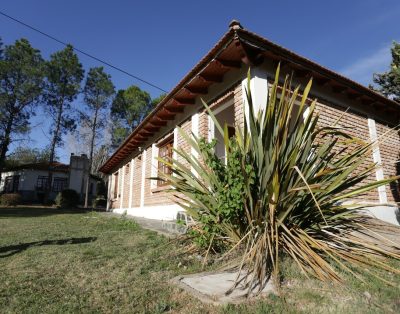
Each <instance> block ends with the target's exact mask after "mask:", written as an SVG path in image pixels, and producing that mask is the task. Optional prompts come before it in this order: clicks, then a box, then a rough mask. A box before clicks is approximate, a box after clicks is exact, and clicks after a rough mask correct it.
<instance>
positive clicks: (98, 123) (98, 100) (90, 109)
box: [81, 67, 114, 207]
mask: <svg viewBox="0 0 400 314" xmlns="http://www.w3.org/2000/svg"><path fill="white" fill-rule="evenodd" d="M83 94H84V100H85V104H86V109H87V110H86V111H85V112H81V120H82V121H83V122H84V123H85V124H87V125H88V126H89V129H90V143H89V173H88V177H87V179H86V193H85V207H87V206H88V198H89V184H90V180H89V174H90V173H92V166H93V152H94V149H95V140H96V138H97V137H98V136H99V135H100V134H101V131H102V130H104V127H105V126H106V123H107V115H106V112H108V110H107V109H108V107H109V105H110V102H111V97H112V96H113V94H114V85H113V83H112V81H111V76H110V75H109V74H107V73H105V72H104V69H103V67H97V68H91V69H90V70H89V73H88V75H87V78H86V83H85V87H84V89H83ZM96 170H97V169H96Z"/></svg>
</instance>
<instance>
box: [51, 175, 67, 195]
mask: <svg viewBox="0 0 400 314" xmlns="http://www.w3.org/2000/svg"><path fill="white" fill-rule="evenodd" d="M67 183H68V179H67V178H58V177H55V178H54V180H53V192H61V191H63V190H65V189H66V188H67Z"/></svg>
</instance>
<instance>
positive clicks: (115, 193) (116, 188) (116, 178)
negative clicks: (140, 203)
mask: <svg viewBox="0 0 400 314" xmlns="http://www.w3.org/2000/svg"><path fill="white" fill-rule="evenodd" d="M114 198H118V172H117V173H115V174H114Z"/></svg>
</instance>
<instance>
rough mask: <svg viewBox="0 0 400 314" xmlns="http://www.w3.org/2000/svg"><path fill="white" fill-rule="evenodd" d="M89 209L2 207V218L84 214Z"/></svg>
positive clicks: (0, 209)
mask: <svg viewBox="0 0 400 314" xmlns="http://www.w3.org/2000/svg"><path fill="white" fill-rule="evenodd" d="M88 211H89V210H86V209H81V208H75V209H60V208H52V207H0V219H1V218H13V217H43V216H51V215H60V214H82V213H86V212H88Z"/></svg>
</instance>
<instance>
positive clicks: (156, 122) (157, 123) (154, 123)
mask: <svg viewBox="0 0 400 314" xmlns="http://www.w3.org/2000/svg"><path fill="white" fill-rule="evenodd" d="M149 125H150V126H153V127H162V126H166V125H167V121H162V120H160V119H159V118H155V119H154V118H153V120H151V121H150V122H149Z"/></svg>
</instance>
